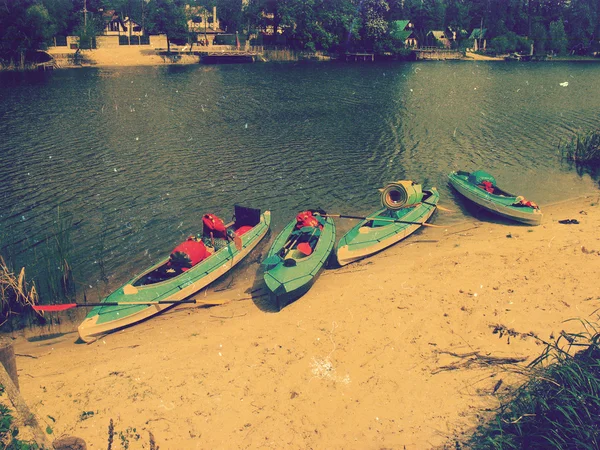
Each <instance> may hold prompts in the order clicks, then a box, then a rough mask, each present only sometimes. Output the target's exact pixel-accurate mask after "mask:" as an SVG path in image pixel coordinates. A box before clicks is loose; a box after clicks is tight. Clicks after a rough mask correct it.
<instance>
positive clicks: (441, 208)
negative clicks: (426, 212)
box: [421, 202, 454, 212]
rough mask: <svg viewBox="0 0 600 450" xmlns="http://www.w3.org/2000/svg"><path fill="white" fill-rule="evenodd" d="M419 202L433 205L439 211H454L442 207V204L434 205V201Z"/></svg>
mask: <svg viewBox="0 0 600 450" xmlns="http://www.w3.org/2000/svg"><path fill="white" fill-rule="evenodd" d="M421 203H425V204H426V205H430V206H435V207H436V208H437V209H439V210H440V211H446V212H454V210H453V209H448V208H444V207H443V206H440V205H436V204H435V203H430V202H421Z"/></svg>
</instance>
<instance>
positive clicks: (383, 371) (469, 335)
mask: <svg viewBox="0 0 600 450" xmlns="http://www.w3.org/2000/svg"><path fill="white" fill-rule="evenodd" d="M599 202H600V192H598V191H595V192H591V193H590V194H589V195H588V196H586V197H579V198H577V199H573V200H565V201H561V202H557V203H555V204H551V205H545V206H543V212H544V221H543V223H542V225H540V226H537V227H527V226H523V225H519V224H516V223H509V222H505V221H503V220H502V219H496V218H495V217H493V216H491V215H489V214H482V215H481V216H480V217H479V219H477V218H473V217H470V216H466V217H465V220H464V221H460V222H459V223H453V224H452V225H448V226H444V228H441V229H436V228H427V229H421V230H420V231H419V232H417V233H415V235H413V236H411V237H409V238H407V239H406V240H404V241H401V242H400V243H399V244H396V245H395V246H393V247H390V248H389V249H387V250H385V251H383V252H381V253H379V254H377V255H375V256H373V257H371V258H368V259H365V260H362V261H359V262H357V263H353V264H350V265H348V266H344V267H342V268H337V269H331V270H327V271H325V272H324V273H323V274H322V276H321V277H320V278H319V279H318V280H317V282H316V283H315V285H314V286H313V287H312V289H311V290H310V291H309V292H308V293H307V294H306V295H305V296H303V297H302V298H300V299H299V300H298V301H296V302H294V303H292V304H291V305H289V306H288V307H286V308H284V309H283V310H282V311H281V312H279V313H269V311H268V308H267V305H266V304H265V300H264V299H263V298H261V297H256V298H253V299H252V298H251V297H250V294H249V293H250V292H252V291H253V290H255V289H256V288H257V286H258V285H259V284H260V279H261V272H260V268H259V266H258V265H256V270H251V271H247V273H245V274H244V275H245V276H244V277H242V274H241V273H240V272H238V273H237V275H238V276H237V277H236V276H235V275H236V274H235V273H234V277H233V278H232V282H233V284H232V287H231V289H228V290H225V291H220V292H216V291H214V290H209V291H207V292H200V293H199V294H198V295H202V296H203V295H210V296H211V298H222V299H228V300H230V302H228V303H227V304H225V305H222V306H218V307H211V308H203V307H195V306H190V305H188V306H181V307H178V308H175V309H172V310H170V311H169V312H167V313H166V314H164V315H161V316H158V317H156V318H153V319H151V320H148V321H147V322H144V323H141V324H138V325H135V326H133V327H130V328H127V329H125V330H123V331H119V332H117V333H113V334H110V335H107V336H105V337H104V338H101V339H99V340H98V341H96V342H94V343H92V344H89V345H83V344H77V343H75V341H76V333H73V332H71V333H68V334H62V335H52V334H51V333H56V331H57V329H47V330H46V332H45V334H46V338H44V337H43V336H37V337H36V336H34V335H33V334H31V335H28V334H27V333H23V334H20V335H16V340H15V353H17V368H18V371H19V378H20V383H21V392H22V395H23V397H24V398H25V399H26V400H27V401H28V403H29V405H30V406H31V407H32V408H33V409H35V410H37V412H38V414H39V416H40V417H42V418H44V417H47V416H52V417H53V418H54V419H55V420H56V422H55V423H52V427H53V428H54V430H55V433H54V436H56V437H59V436H61V435H62V434H72V435H76V436H80V437H82V438H84V439H85V440H86V442H87V444H88V448H101V447H102V446H105V445H106V440H107V428H108V423H109V420H110V419H113V421H114V423H115V431H116V433H117V434H118V433H119V432H121V433H123V435H125V436H127V437H128V439H129V440H130V443H131V445H133V446H134V447H135V448H142V446H143V445H147V443H148V439H149V433H150V432H151V433H152V435H153V436H154V439H155V441H156V444H157V445H159V446H161V447H162V448H193V447H199V448H256V447H263V446H265V447H278V448H281V447H282V446H285V447H286V448H298V449H300V448H307V447H316V448H356V449H359V448H365V447H368V446H369V445H371V446H382V447H390V448H402V446H403V445H406V447H407V448H425V447H426V448H432V447H436V446H442V445H446V444H449V443H451V441H452V440H453V439H461V438H463V437H464V433H468V432H469V431H470V430H472V429H473V427H474V426H476V425H477V423H478V420H480V419H481V418H483V417H486V416H487V414H489V413H485V411H487V410H488V408H494V407H496V406H498V405H499V400H498V397H497V396H498V395H499V394H501V393H504V392H506V386H510V385H515V384H519V383H520V382H522V381H523V380H522V378H520V377H519V376H517V375H515V373H514V371H511V370H510V366H502V365H492V366H490V365H484V364H478V363H477V360H474V359H472V358H469V357H468V355H469V354H472V353H473V352H476V353H479V354H485V355H491V356H495V357H519V358H525V361H524V362H522V363H520V364H521V365H526V364H527V363H528V362H530V361H531V360H532V359H533V358H535V357H537V356H538V355H539V354H540V353H541V351H542V350H543V346H542V345H540V343H539V341H537V340H536V339H535V338H534V337H532V336H539V338H541V339H544V340H548V339H551V336H558V335H559V334H560V332H561V330H565V331H576V330H579V328H578V327H579V325H578V322H577V321H572V322H565V321H566V320H568V319H573V318H582V319H590V320H591V321H594V320H596V319H597V315H592V314H593V313H594V312H595V310H597V309H598V306H599V305H598V304H599V302H600V297H598V293H597V283H596V281H595V280H597V275H598V274H597V270H596V269H594V267H597V263H598V262H600V238H599V237H598V236H597V230H598V227H599V226H600V204H599ZM446 214H450V213H444V212H441V211H438V212H436V213H435V216H434V218H433V220H432V223H434V224H437V225H444V222H445V215H446ZM569 218H570V219H574V218H576V219H578V221H579V224H577V225H574V224H569V225H564V224H560V223H559V222H558V221H559V220H562V219H569ZM250 258H252V256H250ZM252 267H254V264H253V266H252ZM213 289H214V288H213ZM590 316H591V317H590ZM71 325H72V326H73V327H75V326H76V324H71ZM68 328H69V324H63V331H68ZM500 380H502V383H501V387H500V388H499V389H495V386H496V385H498V382H499V381H500ZM441 399H444V401H443V402H442V401H441ZM89 411H91V412H92V413H93V414H86V415H85V417H84V416H83V415H82V413H83V412H89ZM340 411H341V412H342V414H340ZM46 421H47V420H46ZM133 428H135V429H137V432H136V433H137V434H138V435H139V437H137V438H136V437H135V433H131V430H132V429H133ZM128 430H129V431H128ZM128 433H129V434H128Z"/></svg>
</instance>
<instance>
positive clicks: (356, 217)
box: [325, 214, 443, 228]
mask: <svg viewBox="0 0 600 450" xmlns="http://www.w3.org/2000/svg"><path fill="white" fill-rule="evenodd" d="M325 217H339V218H340V219H358V220H379V221H381V222H393V223H408V224H410V225H423V226H425V227H432V228H443V227H442V226H440V225H433V224H431V223H427V222H409V221H407V220H394V219H384V218H381V217H361V216H348V215H345V214H327V215H326V216H325Z"/></svg>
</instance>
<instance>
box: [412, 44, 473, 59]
mask: <svg viewBox="0 0 600 450" xmlns="http://www.w3.org/2000/svg"><path fill="white" fill-rule="evenodd" d="M413 52H414V55H415V59H416V60H417V61H422V60H446V59H463V58H464V57H465V55H464V54H463V53H462V52H459V51H457V50H451V49H445V48H437V47H423V48H418V49H415V50H413Z"/></svg>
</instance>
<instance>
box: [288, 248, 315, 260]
mask: <svg viewBox="0 0 600 450" xmlns="http://www.w3.org/2000/svg"><path fill="white" fill-rule="evenodd" d="M307 256H310V255H305V254H304V253H302V252H301V251H300V250H295V249H294V250H292V251H291V252H290V253H289V254H288V258H291V259H295V260H300V259H303V258H306V257H307Z"/></svg>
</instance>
